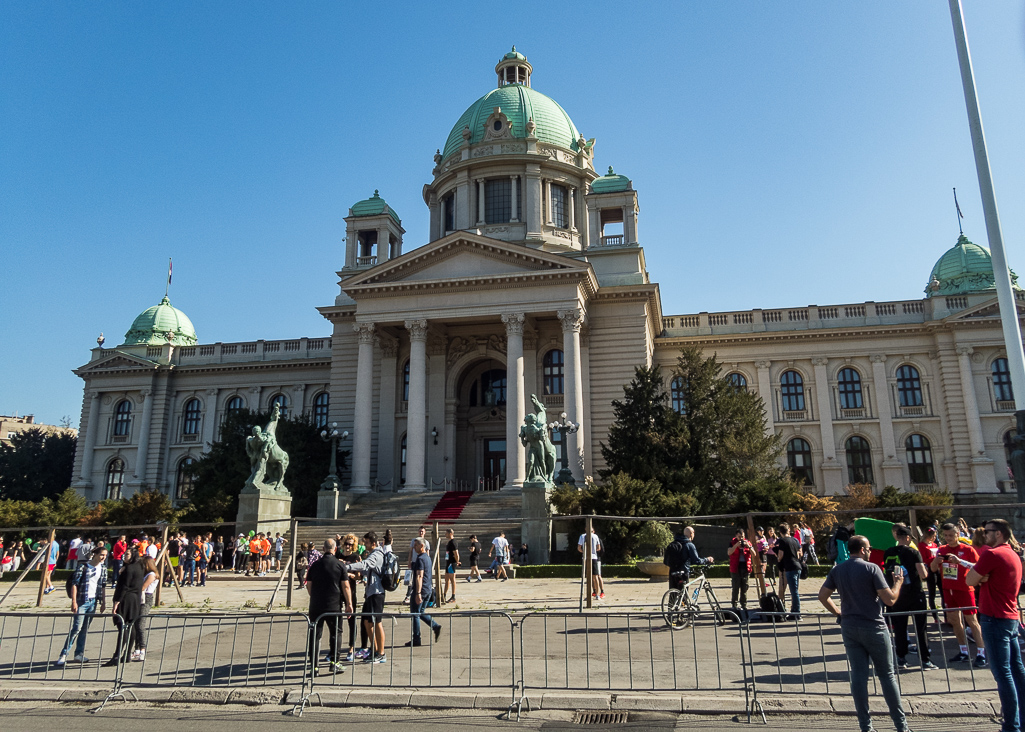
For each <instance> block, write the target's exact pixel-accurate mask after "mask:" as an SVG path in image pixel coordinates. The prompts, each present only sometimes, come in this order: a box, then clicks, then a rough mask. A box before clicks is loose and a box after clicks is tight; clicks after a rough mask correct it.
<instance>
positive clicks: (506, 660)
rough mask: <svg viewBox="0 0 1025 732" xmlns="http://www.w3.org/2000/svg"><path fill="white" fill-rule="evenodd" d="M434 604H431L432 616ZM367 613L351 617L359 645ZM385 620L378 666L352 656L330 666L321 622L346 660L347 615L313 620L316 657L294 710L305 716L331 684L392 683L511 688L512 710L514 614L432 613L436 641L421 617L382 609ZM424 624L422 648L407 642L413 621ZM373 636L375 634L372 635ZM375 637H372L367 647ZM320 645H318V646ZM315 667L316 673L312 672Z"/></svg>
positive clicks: (312, 645)
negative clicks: (383, 659) (384, 658)
mask: <svg viewBox="0 0 1025 732" xmlns="http://www.w3.org/2000/svg"><path fill="white" fill-rule="evenodd" d="M434 610H436V608H431V610H429V611H428V612H427V613H425V614H428V615H430V614H431V612H432V611H434ZM364 617H373V616H369V615H367V616H364V615H362V614H360V613H355V614H353V616H352V621H353V622H354V626H353V627H352V629H351V632H352V633H353V636H352V640H353V641H354V643H353V645H354V647H355V648H359V647H360V646H361V645H362V643H361V642H359V641H360V637H361V630H360V626H361V624H362V623H363V620H364ZM377 617H378V618H380V621H381V622H382V623H383V624H384V629H385V649H386V650H385V655H386V656H387V659H388V660H387V663H384V664H376V663H369V662H362V661H360V660H354V661H353V662H343V663H342V664H329V663H328V662H327V659H326V655H327V654H328V638H329V630H330V628H328V627H324V628H322V629H321V639H320V643H319V644H318V643H317V640H316V632H317V625H318V621H321V620H322V621H323V622H324V623H325V625H329V626H331V627H333V629H334V632H335V638H336V642H337V645H336V654H337V655H338V656H339V658H344V657H345V655H346V653H347V652H348V649H349V638H350V636H349V633H350V625H349V616H348V615H347V614H345V613H328V614H325V615H321V616H319V618H313V619H311V620H310V626H309V648H310V649H311V650H310V651H309V653H310V654H311V655H312V656H313V657H314V658H315V659H316V660H315V663H313V664H311V666H310V671H311V672H310V673H309V674H308V675H307V678H306V681H305V682H304V684H303V694H302V698H301V700H300V701H299V703H297V704H296V705H295V707H294V708H293V713H294V714H296V715H298V716H301V715H302V713H303V711H304V710H305V708H306V706H307V704H308V703H309V700H310V697H311V696H313V695H314V694H316V693H318V692H319V691H321V690H325V689H328V688H353V687H369V686H388V687H401V688H420V687H443V688H446V689H453V690H454V689H459V688H480V687H487V688H496V687H497V688H507V689H509V695H510V700H509V705H510V709H511V708H512V706H513V705H514V704H515V701H516V694H515V692H516V646H515V630H514V624H513V619H512V617H511V616H510V615H509V614H507V613H504V612H497V611H479V612H473V611H455V612H441V613H437V614H435V615H432V617H433V618H434V619H435V620H436V621H437V622H438V623H439V624H440V625H441V627H442V631H441V633H442V635H441V636H440V638H439V640H438V641H435V639H434V632H433V631H432V630H431V628H430V627H429V626H428V625H427V624H426V623H423V622H422V621H421V619H420V615H411V614H409V613H382V614H381V615H379V616H377ZM414 622H418V623H420V636H421V643H422V645H420V646H404V645H403V644H404V643H406V642H407V641H410V640H412V632H413V631H412V624H413V623H414ZM371 637H372V636H371ZM370 645H372V641H370V640H369V638H368V646H370ZM318 646H319V647H318ZM314 667H315V668H316V672H315V673H314V672H313V669H314Z"/></svg>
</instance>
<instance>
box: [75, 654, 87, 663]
mask: <svg viewBox="0 0 1025 732" xmlns="http://www.w3.org/2000/svg"><path fill="white" fill-rule="evenodd" d="M75 663H89V659H88V658H86V657H85V656H83V655H82V654H81V653H76V654H75Z"/></svg>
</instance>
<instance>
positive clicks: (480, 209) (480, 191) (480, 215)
mask: <svg viewBox="0 0 1025 732" xmlns="http://www.w3.org/2000/svg"><path fill="white" fill-rule="evenodd" d="M484 224H485V220H484V179H483V178H478V179H477V226H484Z"/></svg>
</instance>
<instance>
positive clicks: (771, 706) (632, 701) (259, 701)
mask: <svg viewBox="0 0 1025 732" xmlns="http://www.w3.org/2000/svg"><path fill="white" fill-rule="evenodd" d="M108 693H109V689H108V688H103V689H96V688H84V689H83V688H77V689H63V688H56V687H35V688H32V687H27V688H6V689H4V688H0V702H5V701H6V702H49V703H98V702H101V701H103V700H104V699H105V698H106V696H107V694H108ZM123 693H124V698H125V700H127V701H130V702H140V703H151V704H214V705H220V706H224V705H236V704H237V705H242V706H268V705H270V706H294V705H295V704H298V703H299V702H300V701H301V700H302V690H301V689H279V688H255V689H209V688H187V689H160V688H137V689H124V690H123ZM525 700H526V701H525V704H524V710H525V711H526V710H528V709H535V710H549V711H551V710H558V711H578V710H587V711H605V710H611V711H653V712H673V713H677V714H681V713H682V714H746V713H747V708H746V707H745V705H744V699H743V697H742V696H739V697H727V696H708V695H703V696H702V695H694V694H669V693H663V694H659V693H649V694H645V693H635V694H610V693H601V694H588V693H586V692H578V693H571V692H545V691H542V690H538V692H537V693H536V694H530V693H529V692H528V694H527V696H526V697H525ZM758 701H759V702H760V703H761V705H762V709H764V711H765V713H766V714H789V715H807V714H836V715H842V716H848V715H853V714H854V703H853V702H852V701H851V699H850V698H849V697H787V696H777V697H770V696H760V697H759V699H758ZM904 701H905V705H906V707H907V709H908V712H909V714H910V715H911V716H914V717H920V718H921V717H937V718H942V717H966V716H969V717H970V716H978V717H991V716H994V715H995V714H997V710H998V709H999V708H1000V701H999V699H998V698H996V697H995V696H994V697H993V698H972V699H971V700H956V699H935V698H928V697H921V696H906V697H904ZM513 704H514V701H513V699H512V694H510V693H502V692H496V691H494V690H487V691H482V692H479V693H474V692H464V691H435V690H430V689H384V688H379V689H375V688H367V687H356V688H348V689H331V688H327V689H323V690H318V691H314V692H313V693H312V694H311V695H310V698H309V701H308V706H309V707H324V708H339V707H364V708H366V707H369V708H377V709H396V708H410V709H453V710H468V709H487V710H499V711H506V710H507V709H509V707H510V706H511V705H513ZM870 706H871V709H872V712H873V713H881V714H885V713H886V711H887V710H886V704H885V702H884V701H883V699H881V698H876V697H872V698H871V699H870Z"/></svg>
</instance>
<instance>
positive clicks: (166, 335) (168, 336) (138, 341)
mask: <svg viewBox="0 0 1025 732" xmlns="http://www.w3.org/2000/svg"><path fill="white" fill-rule="evenodd" d="M165 343H172V344H174V345H176V346H194V345H196V329H195V328H193V327H192V321H191V320H189V318H188V316H187V315H186V314H185V313H183V312H182V311H181V310H178V309H177V308H174V307H171V301H170V300H168V299H167V295H164V299H163V300H161V301H160V304H159V305H154V306H153V307H151V308H148V309H146V310H145V311H144V312H143V313H142V314H141V315H139V317H137V318H136V319H135V322H133V323H132V327H131V328H130V329H129V330H128V332H127V333H125V342H124V344H123V345H126V346H162V345H164V344H165Z"/></svg>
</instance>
